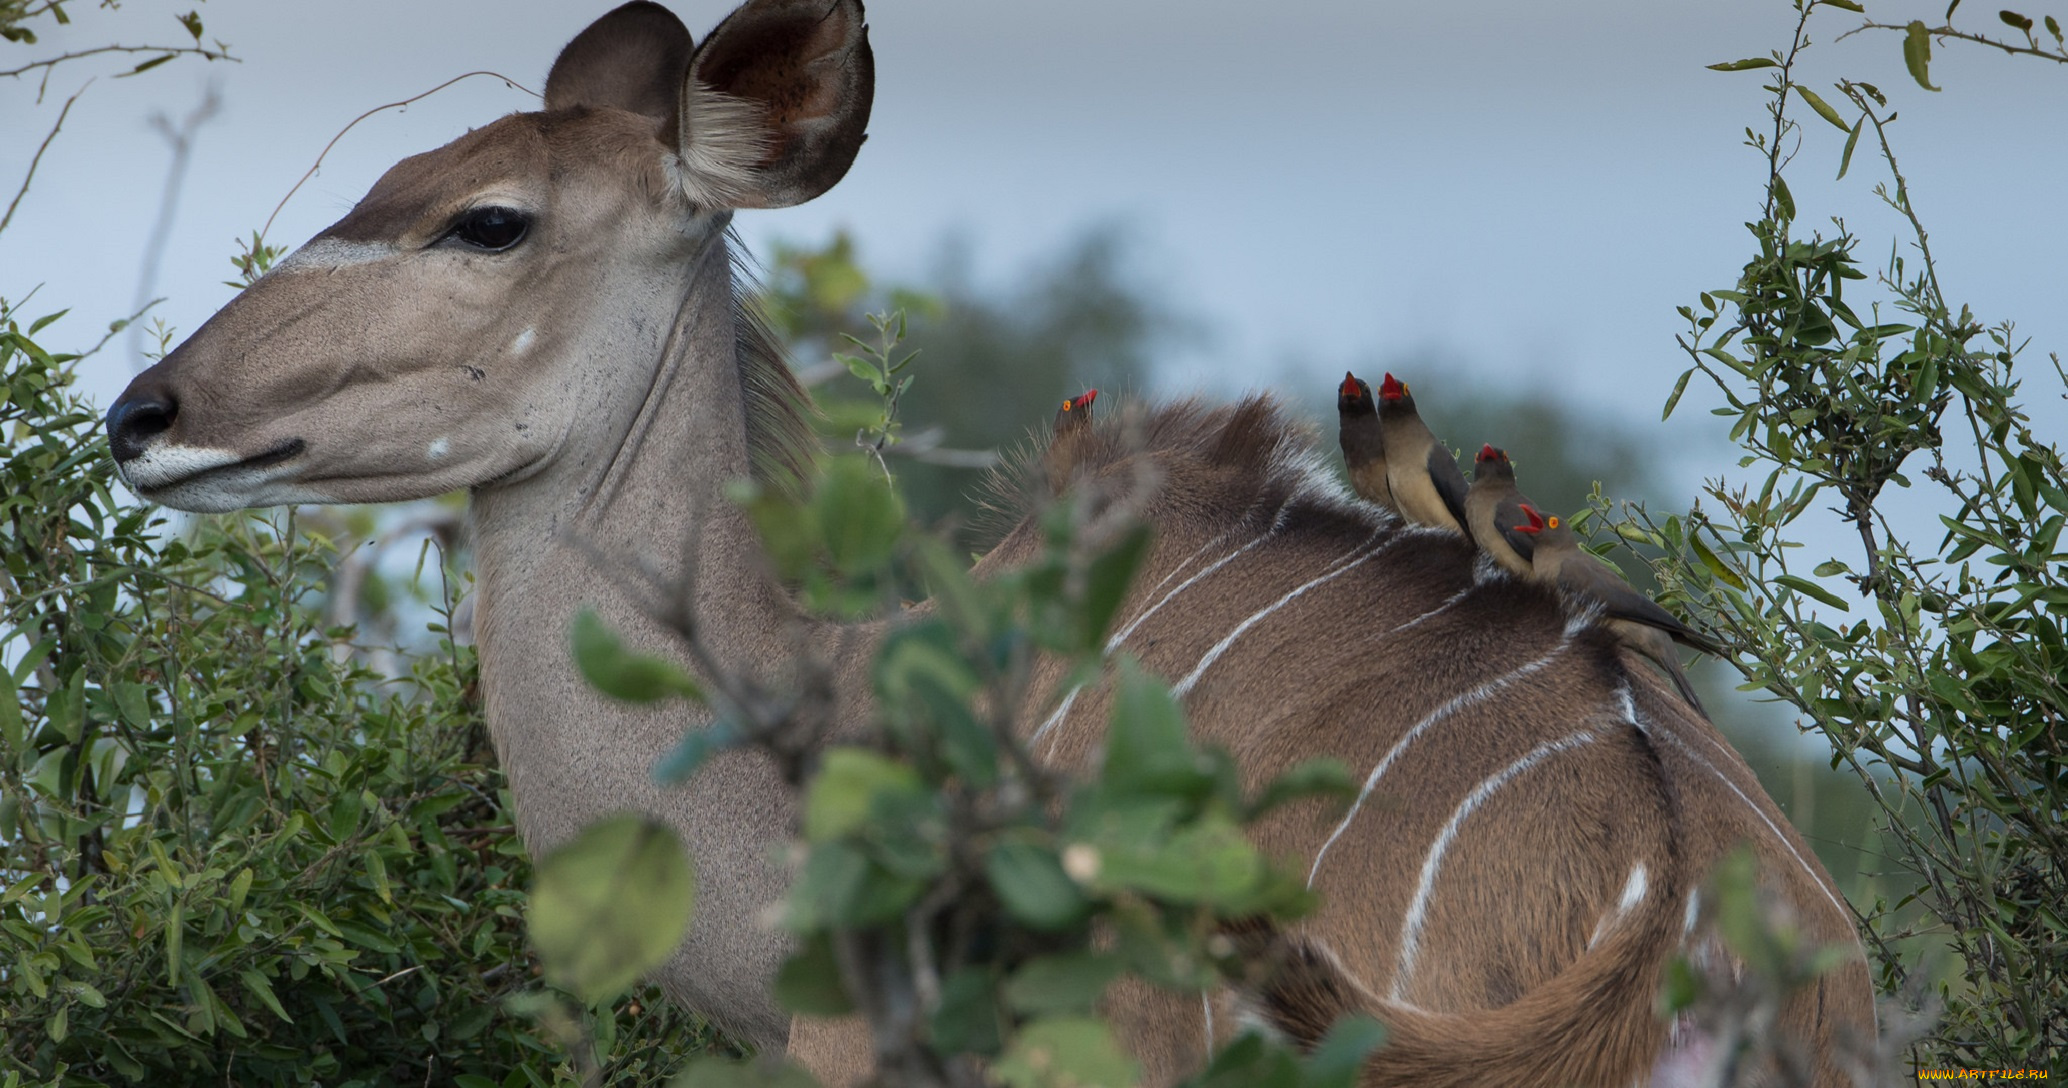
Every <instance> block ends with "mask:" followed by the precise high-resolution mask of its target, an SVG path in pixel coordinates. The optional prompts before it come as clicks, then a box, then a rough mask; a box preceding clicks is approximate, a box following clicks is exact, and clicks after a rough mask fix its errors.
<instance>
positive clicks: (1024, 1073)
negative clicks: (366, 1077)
mask: <svg viewBox="0 0 2068 1088" xmlns="http://www.w3.org/2000/svg"><path fill="white" fill-rule="evenodd" d="M991 1075H992V1076H993V1077H994V1078H996V1079H997V1080H998V1081H999V1083H1001V1084H1004V1085H1005V1086H1006V1088H1128V1086H1129V1085H1132V1084H1134V1083H1135V1081H1136V1079H1137V1078H1138V1077H1139V1075H1140V1070H1139V1069H1138V1067H1137V1066H1136V1065H1135V1063H1134V1060H1133V1059H1131V1058H1129V1057H1128V1056H1127V1055H1126V1054H1125V1053H1123V1052H1122V1051H1121V1049H1120V1046H1119V1044H1118V1043H1116V1042H1114V1041H1113V1032H1112V1029H1110V1028H1108V1027H1107V1026H1106V1025H1105V1024H1103V1023H1101V1022H1099V1021H1097V1020H1093V1019H1091V1018H1089V1017H1077V1016H1055V1017H1049V1018H1047V1019H1043V1020H1036V1021H1034V1022H1033V1023H1031V1024H1028V1025H1027V1026H1026V1027H1024V1028H1022V1029H1020V1032H1019V1034H1017V1035H1016V1036H1014V1038H1013V1041H1012V1045H1011V1046H1010V1047H1009V1048H1007V1050H1006V1052H1005V1054H1004V1056H1003V1057H1001V1058H999V1059H998V1061H997V1062H996V1063H995V1064H993V1065H992V1067H991Z"/></svg>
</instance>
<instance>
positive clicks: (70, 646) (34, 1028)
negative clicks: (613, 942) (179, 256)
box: [0, 308, 711, 1088]
mask: <svg viewBox="0 0 2068 1088" xmlns="http://www.w3.org/2000/svg"><path fill="white" fill-rule="evenodd" d="M46 320H47V319H46ZM42 324H44V323H43V322H39V323H37V324H35V325H31V326H29V327H28V328H23V327H21V326H20V325H19V324H18V323H17V322H16V321H15V319H14V316H13V314H12V313H11V312H8V311H6V310H5V309H4V308H0V430H4V431H5V432H6V434H7V436H8V446H7V451H6V455H5V462H4V469H0V556H4V561H5V571H4V574H0V589H4V591H5V602H4V609H0V654H4V656H0V666H4V667H0V977H4V979H5V983H4V985H0V994H4V995H5V996H4V997H0V1071H4V1072H5V1073H6V1074H7V1076H8V1078H9V1080H8V1083H32V1084H100V1083H108V1082H119V1081H122V1080H127V1081H130V1082H132V1083H148V1084H176V1083H187V1082H209V1083H236V1084H323V1085H350V1084H377V1083H390V1082H395V1083H422V1082H424V1081H425V1080H426V1079H427V1078H428V1079H431V1080H434V1081H437V1082H440V1083H454V1082H455V1081H457V1082H458V1083H463V1084H468V1085H471V1086H474V1088H482V1086H485V1085H494V1084H504V1085H511V1086H516V1085H547V1084H553V1083H570V1082H571V1081H572V1078H573V1077H574V1076H575V1075H576V1074H577V1072H578V1071H580V1070H581V1069H582V1068H584V1067H586V1066H597V1067H603V1066H607V1067H608V1069H609V1072H610V1073H611V1075H612V1076H613V1077H614V1078H616V1079H617V1081H618V1082H619V1083H643V1082H646V1081H648V1080H650V1079H652V1078H655V1077H658V1076H659V1075H661V1074H662V1073H664V1072H665V1071H666V1070H667V1069H668V1068H671V1067H672V1065H673V1064H675V1062H676V1060H677V1059H678V1057H679V1056H680V1055H681V1054H683V1053H685V1052H691V1051H699V1050H702V1049H705V1048H707V1047H708V1046H709V1045H710V1043H711V1039H710V1036H709V1033H708V1032H707V1031H703V1030H701V1029H699V1028H697V1027H696V1026H695V1025H693V1024H689V1023H688V1022H687V1021H686V1019H685V1018H684V1017H682V1016H680V1015H679V1014H672V1013H665V1012H659V1013H656V1012H648V1011H644V1006H643V1005H642V1003H641V1002H640V1001H638V1000H632V1001H628V1002H625V1003H624V1006H623V1008H622V1009H621V1010H619V1011H618V1012H616V1013H613V1011H612V1010H610V1009H608V1008H606V1009H604V1010H603V1011H602V1013H601V1015H598V1016H592V1017H590V1024H589V1028H590V1034H592V1035H593V1036H594V1037H595V1038H596V1039H597V1041H598V1044H599V1048H600V1050H601V1055H600V1056H598V1055H591V1054H588V1053H586V1052H583V1051H580V1050H577V1052H576V1053H574V1054H573V1055H571V1056H570V1055H569V1053H568V1051H567V1050H566V1049H565V1048H564V1047H563V1045H562V1043H563V1041H564V1040H563V1039H562V1038H561V1037H560V1036H557V1035H555V1034H554V1033H553V1031H552V1030H551V1029H552V1028H553V1025H552V1024H550V1023H543V1022H541V1023H534V1022H533V1021H532V1020H530V1019H529V1018H527V1017H525V1016H522V1015H518V1014H517V1013H515V1012H512V1011H510V1010H509V1009H507V1008H506V1005H505V999H506V998H509V997H511V996H512V995H518V994H520V993H522V992H524V991H525V990H526V989H527V988H529V987H531V986H532V985H533V970H532V967H531V964H530V961H529V960H528V958H527V956H526V953H525V949H524V930H523V926H522V907H523V903H524V889H525V887H526V885H527V883H528V882H529V866H528V865H527V864H526V861H525V855H524V852H523V849H522V847H521V845H520V844H519V843H518V842H517V841H516V839H515V836H514V832H513V831H512V828H511V826H510V820H509V818H508V815H507V813H508V802H507V799H506V798H505V797H504V796H503V795H502V793H501V779H500V775H499V774H497V772H496V771H495V770H494V769H493V768H492V767H491V766H489V765H488V764H487V750H486V745H485V743H484V735H483V730H482V727H481V723H480V720H479V716H478V713H477V711H476V708H475V707H474V705H473V704H472V702H471V701H470V699H469V692H470V690H471V687H472V683H473V676H474V664H473V658H472V653H471V651H470V650H469V649H467V648H466V647H463V646H458V645H455V644H454V643H453V642H452V640H450V639H449V638H446V639H444V640H443V641H442V642H441V644H440V649H441V652H440V653H438V654H436V655H427V656H424V657H420V658H418V659H416V660H414V661H412V662H411V663H410V666H409V671H408V674H407V675H405V676H402V677H399V678H389V677H384V676H380V675H376V674H374V673H372V672H370V671H368V670H367V669H365V668H364V667H363V666H359V665H356V664H353V663H350V658H349V657H348V655H345V654H342V653H340V652H338V647H339V646H340V640H342V639H346V638H349V637H350V635H351V632H350V631H349V630H332V631H325V630H322V629H321V628H320V619H319V617H320V615H321V611H320V609H319V608H318V607H317V606H318V605H319V604H320V603H321V596H322V592H323V586H324V584H325V576H326V574H327V572H328V571H329V569H330V565H331V562H332V559H333V558H334V553H333V551H332V549H331V547H330V546H329V544H328V543H327V542H325V541H323V540H321V539H320V538H315V537H312V536H310V535H308V534H306V533H300V532H297V531H295V528H294V525H293V519H292V517H291V515H290V516H289V517H288V524H287V525H286V526H285V527H284V528H283V529H276V528H274V527H272V526H269V525H267V524H266V523H264V522H262V521H259V520H256V519H253V518H229V519H203V520H200V521H198V522H197V523H195V524H194V525H193V526H192V528H191V530H190V531H187V532H184V533H176V532H173V531H172V529H171V527H169V526H167V525H166V524H165V523H164V521H163V519H162V518H159V517H156V516H155V515H154V514H153V513H152V511H150V510H148V509H147V508H144V507H140V506H134V505H129V504H126V503H124V502H122V501H120V500H119V499H118V498H117V497H116V495H115V494H114V493H112V492H111V490H110V486H109V478H110V473H109V464H110V461H109V458H108V453H107V449H106V445H105V443H104V441H103V440H102V438H101V436H100V433H99V428H98V419H97V418H96V416H95V414H94V413H92V412H90V411H89V410H88V409H87V407H86V406H85V405H84V404H83V403H82V402H81V401H80V400H79V399H78V398H77V397H75V396H73V395H72V394H70V393H69V392H67V391H66V389H65V386H66V384H67V381H68V379H69V373H68V369H67V365H68V363H69V362H70V361H71V360H70V358H69V357H67V356H63V355H53V354H50V353H48V352H46V351H44V350H43V349H42V348H40V347H39V346H38V345H37V344H36V343H35V342H34V340H33V339H32V337H33V336H35V335H36V334H37V333H38V332H40V331H41V326H42ZM341 662H343V663H341ZM14 1078H19V1080H16V1079H14Z"/></svg>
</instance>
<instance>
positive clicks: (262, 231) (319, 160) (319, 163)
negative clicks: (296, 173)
mask: <svg viewBox="0 0 2068 1088" xmlns="http://www.w3.org/2000/svg"><path fill="white" fill-rule="evenodd" d="M475 76H492V77H494V78H496V79H500V80H502V81H503V82H504V83H505V84H508V85H509V86H511V87H515V88H516V89H518V90H520V91H523V92H524V93H525V94H528V95H530V96H532V97H533V98H542V97H544V96H543V95H541V94H539V93H538V92H537V91H534V90H532V89H531V88H529V87H526V86H525V85H524V84H522V83H519V82H517V81H516V80H514V79H511V78H510V77H509V76H506V75H503V74H502V73H501V72H489V71H479V72H467V73H465V74H463V75H457V76H454V77H452V78H451V79H448V80H446V81H445V82H443V83H440V84H439V85H437V86H436V87H433V88H431V89H430V90H428V91H425V92H423V93H422V94H413V95H410V96H409V97H408V98H404V99H402V100H400V101H398V102H390V103H388V104H386V105H384V106H375V107H374V108H372V109H370V110H367V111H366V112H365V113H362V114H360V115H359V116H357V117H354V118H352V120H351V123H350V124H347V125H346V126H345V127H344V128H341V129H339V130H338V133H337V135H335V136H332V137H331V138H330V142H329V143H327V144H324V145H323V151H322V152H321V153H320V154H318V155H317V156H316V161H315V162H313V163H311V164H310V165H309V169H308V171H307V172H306V173H304V174H303V175H302V176H301V180H299V181H297V182H295V183H294V188H292V189H289V190H287V195H286V196H283V197H281V198H280V203H278V204H275V205H274V206H273V214H271V215H269V216H267V217H266V225H265V226H263V227H260V228H259V236H260V237H264V236H265V235H267V234H270V233H272V230H273V220H275V219H278V218H280V211H281V209H283V208H285V207H287V202H288V201H290V200H293V199H294V194H296V193H298V192H301V189H302V186H303V185H306V184H308V181H309V179H310V178H312V177H315V176H316V171H318V170H321V169H323V159H324V157H325V156H327V155H329V154H330V149H331V148H334V147H336V146H337V142H338V141H339V140H342V139H344V138H345V133H347V132H350V131H352V129H353V128H354V127H356V126H357V125H358V124H359V122H361V121H364V120H366V119H367V118H369V117H372V116H373V115H374V114H376V113H380V112H382V111H384V110H399V109H401V108H403V107H404V106H407V105H409V104H411V103H413V102H417V101H419V100H422V99H425V98H429V97H431V96H432V95H434V94H437V93H438V92H439V91H442V90H444V89H445V88H447V87H450V86H452V85H453V84H455V83H458V82H459V81H461V80H463V79H472V78H473V77H475Z"/></svg>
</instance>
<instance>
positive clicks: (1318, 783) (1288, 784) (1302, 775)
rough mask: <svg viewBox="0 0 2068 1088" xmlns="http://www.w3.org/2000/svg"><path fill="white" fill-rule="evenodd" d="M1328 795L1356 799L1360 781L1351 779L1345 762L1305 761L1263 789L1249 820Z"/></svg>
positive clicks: (1335, 760) (1327, 759) (1251, 805)
mask: <svg viewBox="0 0 2068 1088" xmlns="http://www.w3.org/2000/svg"><path fill="white" fill-rule="evenodd" d="M1328 796H1334V797H1337V798H1341V799H1345V800H1347V799H1349V798H1351V797H1355V796H1357V780H1356V779H1354V778H1351V777H1350V769H1349V768H1348V767H1345V766H1344V765H1343V761H1342V760H1339V759H1334V758H1330V757H1317V758H1314V759H1308V760H1303V761H1301V762H1300V763H1298V764H1296V765H1294V766H1293V767H1292V769H1291V770H1288V771H1286V772H1285V773H1284V774H1281V775H1279V776H1278V777H1277V778H1274V779H1272V780H1271V781H1270V782H1269V783H1268V784H1267V785H1265V786H1264V790H1263V792H1262V793H1260V794H1258V795H1257V798H1256V800H1255V801H1252V802H1251V803H1250V805H1249V819H1251V820H1255V819H1258V818H1260V817H1262V816H1264V815H1265V814H1267V813H1269V812H1271V811H1272V810H1274V809H1276V808H1278V807H1279V806H1280V805H1287V804H1291V803H1292V802H1294V801H1298V800H1301V799H1302V798H1307V797H1328Z"/></svg>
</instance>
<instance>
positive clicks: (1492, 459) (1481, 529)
mask: <svg viewBox="0 0 2068 1088" xmlns="http://www.w3.org/2000/svg"><path fill="white" fill-rule="evenodd" d="M1528 501H1529V500H1528V499H1527V498H1525V497H1523V494H1522V492H1521V491H1518V490H1516V488H1515V466H1514V465H1513V464H1511V463H1509V461H1508V451H1507V450H1504V449H1499V448H1497V447H1495V446H1493V445H1491V444H1489V445H1482V446H1480V447H1479V456H1478V458H1476V459H1475V460H1474V461H1473V466H1472V487H1471V488H1470V489H1469V490H1467V491H1466V492H1465V527H1466V528H1467V529H1469V530H1471V533H1472V540H1473V542H1474V543H1476V544H1478V545H1479V550H1480V551H1482V552H1485V553H1486V556H1487V558H1489V559H1491V560H1493V561H1494V565H1495V566H1498V567H1500V568H1501V569H1502V570H1505V571H1507V572H1508V573H1510V574H1513V575H1515V576H1516V577H1518V578H1527V577H1529V573H1530V559H1529V557H1530V553H1531V552H1532V551H1534V550H1535V549H1536V543H1537V541H1536V538H1535V537H1534V536H1531V535H1530V534H1528V533H1525V532H1522V531H1521V530H1518V529H1516V528H1515V526H1517V525H1523V524H1526V523H1527V520H1528V519H1526V518H1525V517H1524V516H1523V513H1522V506H1523V504H1524V503H1526V502H1528Z"/></svg>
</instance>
